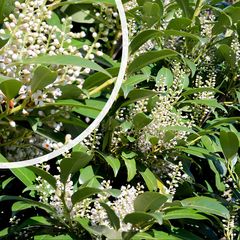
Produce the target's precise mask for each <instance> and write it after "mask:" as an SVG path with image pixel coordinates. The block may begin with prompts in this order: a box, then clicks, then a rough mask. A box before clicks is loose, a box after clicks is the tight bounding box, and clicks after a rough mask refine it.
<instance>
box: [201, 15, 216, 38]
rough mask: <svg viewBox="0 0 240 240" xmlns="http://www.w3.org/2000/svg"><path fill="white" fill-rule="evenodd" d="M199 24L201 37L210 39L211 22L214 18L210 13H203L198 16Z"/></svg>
mask: <svg viewBox="0 0 240 240" xmlns="http://www.w3.org/2000/svg"><path fill="white" fill-rule="evenodd" d="M199 19H200V23H201V36H203V37H207V38H211V37H212V30H213V26H214V25H213V24H212V23H213V22H214V21H215V16H214V15H213V13H212V12H209V11H205V12H202V13H201V14H200V17H199Z"/></svg>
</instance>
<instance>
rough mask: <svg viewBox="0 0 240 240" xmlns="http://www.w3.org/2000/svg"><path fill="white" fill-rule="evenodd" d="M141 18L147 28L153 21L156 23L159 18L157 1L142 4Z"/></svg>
mask: <svg viewBox="0 0 240 240" xmlns="http://www.w3.org/2000/svg"><path fill="white" fill-rule="evenodd" d="M142 19H143V21H144V22H145V23H146V24H147V26H148V27H149V28H150V27H152V26H153V25H154V24H155V23H157V22H158V21H160V19H161V16H160V6H159V5H158V4H157V3H153V2H145V3H144V4H143V16H142Z"/></svg>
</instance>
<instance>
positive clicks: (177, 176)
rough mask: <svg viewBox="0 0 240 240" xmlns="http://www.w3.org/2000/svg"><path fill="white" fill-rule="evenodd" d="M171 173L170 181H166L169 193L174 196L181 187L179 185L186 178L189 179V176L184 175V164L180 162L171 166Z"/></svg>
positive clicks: (169, 174)
mask: <svg viewBox="0 0 240 240" xmlns="http://www.w3.org/2000/svg"><path fill="white" fill-rule="evenodd" d="M170 168H171V170H170V171H171V172H169V173H168V176H169V178H170V180H167V181H166V184H167V186H168V189H167V191H168V193H169V194H172V195H174V194H175V193H176V190H177V188H178V187H179V183H180V182H181V181H183V179H184V178H187V175H186V174H185V173H183V165H182V162H179V163H178V164H177V165H175V164H171V167H170Z"/></svg>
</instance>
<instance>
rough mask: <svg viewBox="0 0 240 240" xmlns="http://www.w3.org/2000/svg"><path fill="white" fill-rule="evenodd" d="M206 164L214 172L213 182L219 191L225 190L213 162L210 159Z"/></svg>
mask: <svg viewBox="0 0 240 240" xmlns="http://www.w3.org/2000/svg"><path fill="white" fill-rule="evenodd" d="M208 164H209V166H210V168H211V170H212V171H213V172H214V173H215V184H216V187H217V189H218V190H219V191H221V192H224V191H225V184H224V183H223V182H222V181H221V176H220V174H219V172H218V169H217V168H216V167H215V165H214V162H213V161H212V160H208Z"/></svg>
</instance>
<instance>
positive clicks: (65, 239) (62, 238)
mask: <svg viewBox="0 0 240 240" xmlns="http://www.w3.org/2000/svg"><path fill="white" fill-rule="evenodd" d="M49 239H51V240H52V239H53V240H72V238H71V237H70V236H69V235H58V236H52V235H39V236H34V240H49Z"/></svg>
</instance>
